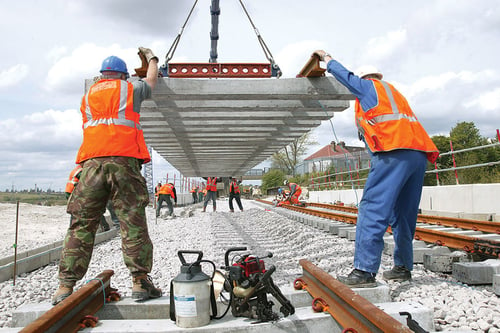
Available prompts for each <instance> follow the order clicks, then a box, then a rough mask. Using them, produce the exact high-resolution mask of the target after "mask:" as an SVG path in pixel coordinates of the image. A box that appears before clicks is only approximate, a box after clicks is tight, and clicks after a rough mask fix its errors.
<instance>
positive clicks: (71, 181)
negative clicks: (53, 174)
mask: <svg viewBox="0 0 500 333" xmlns="http://www.w3.org/2000/svg"><path fill="white" fill-rule="evenodd" d="M81 173H82V166H81V165H80V164H77V165H76V167H75V168H74V169H73V170H71V172H70V174H69V178H68V182H67V183H66V188H65V189H64V192H66V199H67V198H69V196H70V195H71V193H73V190H74V189H75V186H76V185H77V184H78V181H79V180H80V174H81Z"/></svg>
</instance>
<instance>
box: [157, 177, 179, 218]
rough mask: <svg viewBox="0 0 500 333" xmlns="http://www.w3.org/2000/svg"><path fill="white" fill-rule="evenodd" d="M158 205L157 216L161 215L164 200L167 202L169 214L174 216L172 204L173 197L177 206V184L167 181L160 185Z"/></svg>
mask: <svg viewBox="0 0 500 333" xmlns="http://www.w3.org/2000/svg"><path fill="white" fill-rule="evenodd" d="M158 195H159V196H158V206H156V217H158V216H160V209H161V205H162V204H163V201H166V202H167V207H168V216H174V207H173V205H172V199H174V202H175V206H177V193H176V191H175V186H174V184H172V183H166V184H165V185H162V187H160V191H159V192H158Z"/></svg>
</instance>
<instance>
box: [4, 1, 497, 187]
mask: <svg viewBox="0 0 500 333" xmlns="http://www.w3.org/2000/svg"><path fill="white" fill-rule="evenodd" d="M242 1H243V4H244V5H245V7H246V9H247V11H248V13H249V15H250V17H251V19H252V21H253V23H254V24H255V26H256V28H257V31H258V32H259V33H260V35H261V36H262V38H263V39H264V41H265V43H266V44H267V46H268V48H269V50H270V51H271V53H272V55H273V57H274V59H275V62H276V63H277V64H278V65H279V66H280V68H281V70H282V72H283V77H286V78H293V77H295V76H296V74H297V73H298V72H299V71H300V69H301V68H302V67H303V66H304V64H305V63H306V62H307V60H308V59H309V57H310V55H311V54H312V52H313V51H314V50H317V49H324V50H326V51H327V52H329V53H330V54H331V55H332V56H333V57H334V58H335V59H336V60H338V61H339V62H341V63H342V64H343V65H344V66H345V67H347V68H348V69H351V70H352V71H355V70H356V68H358V67H360V66H362V65H367V64H369V65H374V66H376V67H377V68H378V69H379V70H380V71H381V72H382V73H383V74H384V79H385V80H387V81H388V82H390V83H392V84H393V85H395V86H396V88H397V89H398V90H400V91H401V92H402V93H403V94H404V95H405V96H406V98H407V99H408V101H409V103H410V105H411V106H412V108H413V110H414V112H415V113H416V115H417V117H418V118H419V120H420V122H421V123H422V124H423V126H424V127H425V128H426V130H427V132H428V133H429V135H431V136H432V135H449V132H450V130H451V129H452V128H453V127H454V126H455V125H456V124H457V123H459V122H462V121H467V122H474V124H475V125H476V127H477V128H478V129H479V131H480V133H481V135H482V136H484V137H489V138H494V137H496V129H498V128H499V127H500V75H499V71H500V66H499V65H498V62H499V61H498V57H499V56H498V54H499V52H498V51H499V49H500V2H498V1H496V0H476V1H470V0H435V1H430V0H423V1H396V0H370V1H368V0H365V1H361V0H350V1H345V0H344V1H337V0H310V1H308V2H307V3H305V2H304V1H299V0H242ZM194 2H195V1H194V0H182V1H179V0H161V1H160V0H157V1H153V0H141V1H137V0H136V1H132V0H71V1H66V0H44V1H39V0H23V1H10V0H0V13H1V15H2V20H1V21H0V32H1V36H2V42H3V46H2V50H3V51H2V52H1V53H0V110H1V111H0V142H1V145H0V156H1V157H0V191H5V190H7V189H8V190H10V189H15V190H22V189H30V188H35V186H36V187H37V188H41V189H43V190H46V189H49V188H50V189H52V190H56V191H58V190H63V189H64V186H65V184H66V181H67V177H68V175H69V172H70V171H71V169H72V168H73V167H74V163H75V156H76V152H77V150H78V148H79V146H80V144H81V140H82V130H81V126H82V123H81V115H80V112H79V107H80V101H81V97H82V95H83V93H84V81H85V79H88V78H93V77H95V76H97V75H99V69H100V65H101V62H102V60H103V59H104V58H106V57H108V56H110V55H116V56H119V57H121V58H122V59H124V60H125V61H126V62H127V65H128V69H129V72H131V73H133V69H134V68H137V67H140V60H139V57H138V56H137V48H138V47H139V46H145V47H149V48H151V49H152V50H153V52H154V53H155V54H156V55H157V56H158V57H159V59H160V63H161V64H162V63H164V62H165V56H166V54H167V52H168V50H169V49H170V47H171V45H172V43H173V42H174V40H175V38H176V36H177V35H178V33H179V32H180V31H181V27H182V26H183V25H184V23H185V21H186V18H187V16H188V13H189V11H190V10H191V7H192V6H193V4H194ZM210 3H211V1H210V0H198V3H197V5H196V7H195V9H194V11H193V14H192V16H191V18H190V19H189V20H188V22H187V24H186V26H185V28H184V30H183V33H182V37H181V39H180V41H179V43H178V46H177V49H176V51H175V53H174V57H173V58H172V60H171V61H172V62H208V59H209V53H210V37H209V33H210V29H211V16H210ZM220 8H221V14H220V17H219V36H220V37H219V42H218V48H217V51H218V61H219V62H266V61H267V59H266V57H265V54H264V52H263V50H262V48H261V46H260V44H259V43H258V40H257V37H256V33H255V31H254V30H253V28H252V26H251V24H250V22H249V21H248V18H247V17H246V15H245V13H244V11H243V10H242V8H241V5H240V2H239V0H238V1H237V0H220ZM328 75H329V74H328ZM352 104H353V103H352V102H351V107H350V108H349V109H347V110H345V111H344V112H341V113H336V115H335V116H334V117H333V118H332V119H331V122H330V121H325V122H323V124H322V125H321V126H319V127H318V128H316V129H315V130H313V132H312V138H313V139H314V140H316V141H317V142H318V145H316V146H311V147H310V149H309V153H311V154H312V153H313V152H314V151H316V150H318V149H320V148H321V147H322V146H324V145H326V144H328V143H330V142H331V141H344V142H345V143H346V144H347V145H353V146H361V143H360V142H359V141H358V139H357V130H356V128H355V125H354V120H353V117H354V116H353V106H352ZM332 125H333V126H332ZM263 165H265V163H264V164H263ZM153 172H154V175H155V182H156V181H157V180H158V177H160V178H161V177H164V176H165V174H166V173H169V174H170V175H173V174H174V172H175V173H177V174H178V171H176V170H174V169H172V167H171V166H170V165H169V164H168V162H167V161H164V160H163V159H162V158H161V157H160V156H159V155H157V154H153ZM170 177H172V176H170Z"/></svg>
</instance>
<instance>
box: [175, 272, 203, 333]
mask: <svg viewBox="0 0 500 333" xmlns="http://www.w3.org/2000/svg"><path fill="white" fill-rule="evenodd" d="M201 274H203V273H201ZM203 275H205V274H203ZM197 276H199V274H198V275H197ZM205 276H206V275H205ZM206 277H207V279H203V280H199V281H193V280H194V279H195V278H196V276H195V277H194V278H193V280H189V281H176V279H177V278H175V279H174V282H173V290H174V302H175V324H176V325H177V326H179V327H182V328H193V327H200V326H205V325H208V324H209V323H210V285H211V283H212V282H211V281H210V279H209V278H208V276H206Z"/></svg>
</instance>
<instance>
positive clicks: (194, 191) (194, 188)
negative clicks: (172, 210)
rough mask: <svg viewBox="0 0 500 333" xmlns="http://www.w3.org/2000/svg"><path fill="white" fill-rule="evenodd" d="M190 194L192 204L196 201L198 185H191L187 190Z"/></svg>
mask: <svg viewBox="0 0 500 333" xmlns="http://www.w3.org/2000/svg"><path fill="white" fill-rule="evenodd" d="M189 193H191V195H192V196H193V204H195V203H197V202H198V187H196V186H193V187H192V188H191V190H190V191H189Z"/></svg>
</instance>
